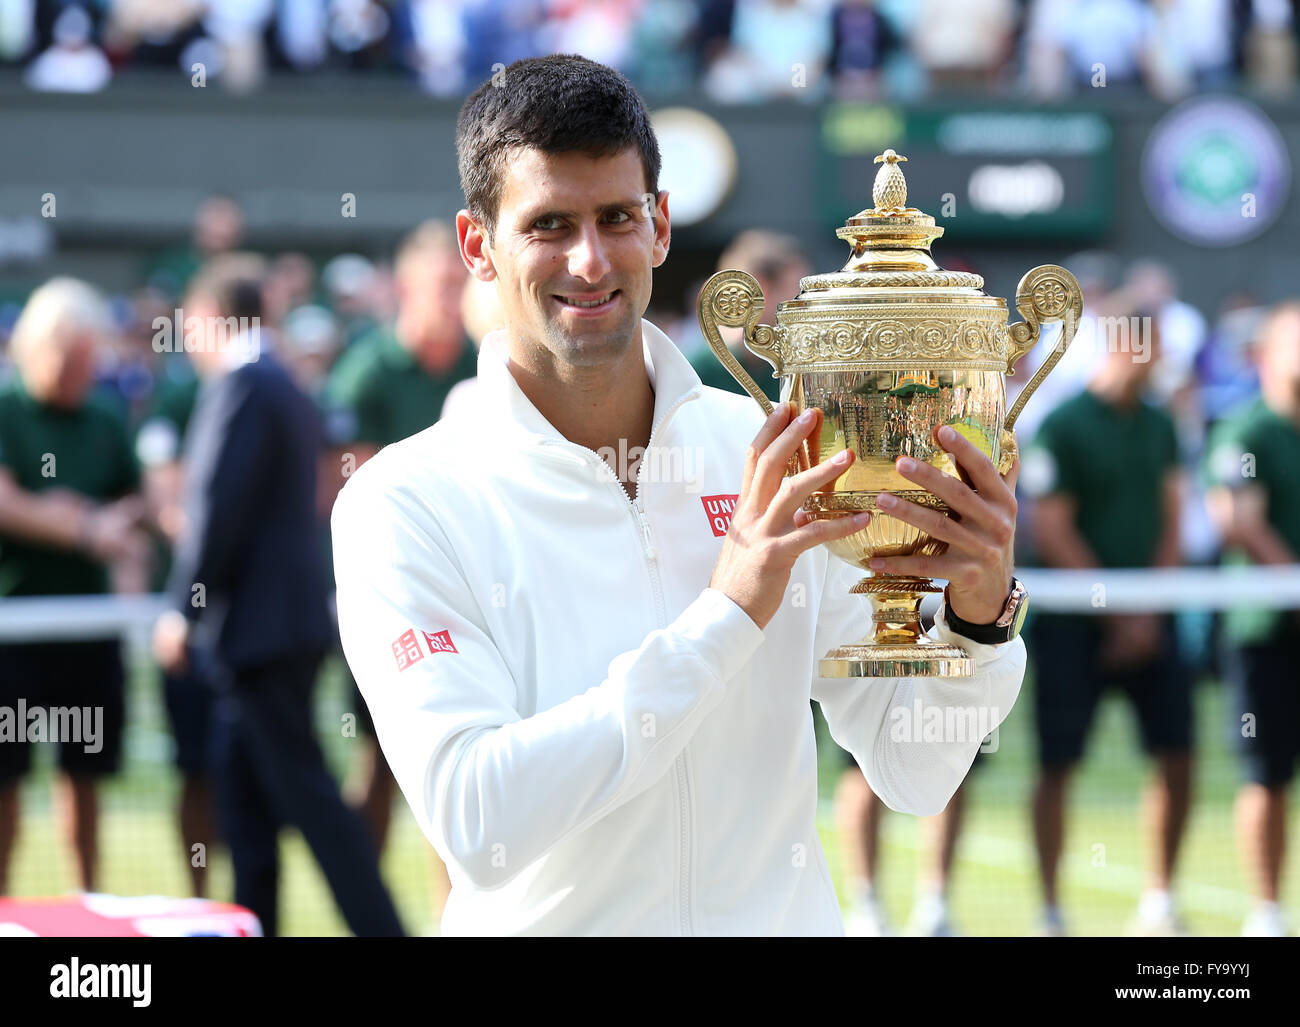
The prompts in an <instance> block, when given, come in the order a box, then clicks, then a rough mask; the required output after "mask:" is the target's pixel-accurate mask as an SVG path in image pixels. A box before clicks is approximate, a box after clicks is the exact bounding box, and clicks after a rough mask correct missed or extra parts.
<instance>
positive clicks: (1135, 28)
mask: <svg viewBox="0 0 1300 1027" xmlns="http://www.w3.org/2000/svg"><path fill="white" fill-rule="evenodd" d="M1154 30H1155V19H1154V16H1153V14H1152V11H1151V9H1150V7H1149V6H1148V5H1147V4H1145V3H1143V2H1142V0H1034V3H1033V5H1032V6H1031V8H1030V11H1029V15H1028V30H1027V32H1026V35H1025V47H1024V59H1025V69H1026V77H1027V79H1028V83H1029V88H1030V90H1031V91H1032V92H1034V93H1037V94H1038V95H1039V96H1044V97H1052V96H1060V95H1062V94H1064V93H1067V92H1072V91H1078V90H1083V89H1089V88H1113V87H1121V88H1122V87H1125V86H1130V87H1132V86H1138V85H1141V83H1142V81H1143V77H1144V75H1145V73H1146V69H1147V65H1148V60H1149V52H1150V49H1151V46H1152V44H1153V41H1154V37H1153V33H1154Z"/></svg>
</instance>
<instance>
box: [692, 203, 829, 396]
mask: <svg viewBox="0 0 1300 1027" xmlns="http://www.w3.org/2000/svg"><path fill="white" fill-rule="evenodd" d="M728 268H735V269H736V270H739V271H748V272H749V273H750V274H751V275H753V276H754V277H755V278H756V279H757V280H758V284H759V287H760V288H761V289H762V290H763V296H764V299H765V302H766V304H767V306H766V307H765V308H764V309H765V311H766V314H765V320H767V321H768V322H771V321H773V319H774V318H775V316H776V307H777V304H778V303H784V302H785V301H786V300H790V299H794V298H795V297H796V296H798V295H799V279H800V278H802V277H803V276H805V275H810V274H812V267H811V266H810V265H809V263H808V258H807V257H806V256H804V253H803V249H802V248H801V247H800V245H799V241H798V240H797V239H795V238H794V237H793V236H789V235H781V234H779V233H777V232H769V231H766V230H764V229H757V228H752V229H748V230H746V231H744V232H741V233H740V235H738V236H736V238H735V239H733V240H732V241H731V244H730V245H729V246H728V247H727V248H726V249H725V250H723V251H722V256H721V257H719V258H718V270H719V271H725V270H727V269H728ZM719 331H720V333H721V335H722V340H723V342H725V343H726V344H727V348H728V349H729V350H731V353H732V355H733V356H734V357H735V358H736V359H737V360H739V361H740V366H741V367H743V368H744V369H745V370H746V371H748V372H749V375H750V377H751V378H753V379H754V381H755V382H756V383H757V385H758V387H759V388H760V389H762V390H763V391H764V393H766V394H767V397H768V398H769V399H771V400H772V401H774V402H775V401H776V399H777V398H778V390H779V388H780V385H781V383H780V381H779V380H778V379H776V378H773V377H772V365H771V364H769V363H768V362H767V361H766V360H764V359H763V358H762V357H756V356H755V355H754V354H753V353H751V352H750V351H749V350H748V349H746V348H745V345H744V342H743V341H742V337H741V331H740V329H739V328H725V327H724V328H720V329H719ZM692 332H693V334H694V335H695V336H697V337H698V339H699V341H698V342H697V343H696V344H695V345H694V346H690V347H689V350H693V352H691V364H692V365H693V366H694V367H695V372H696V374H698V375H699V376H700V381H702V382H704V384H705V385H710V386H712V387H713V388H715V389H725V390H726V391H728V392H735V393H738V394H740V395H742V396H743V395H745V390H744V389H743V388H742V387H741V385H740V383H739V382H737V381H736V379H735V378H733V377H732V376H731V372H730V371H728V370H727V369H726V368H725V367H724V366H723V365H722V361H720V360H719V359H718V358H717V357H716V356H714V354H713V351H712V350H711V349H709V347H708V345H707V343H705V342H704V339H703V338H702V337H700V333H699V327H698V325H692ZM684 348H688V347H687V346H684Z"/></svg>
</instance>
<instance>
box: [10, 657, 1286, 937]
mask: <svg viewBox="0 0 1300 1027" xmlns="http://www.w3.org/2000/svg"><path fill="white" fill-rule="evenodd" d="M1032 688H1033V682H1032V677H1031V678H1030V679H1028V680H1026V683H1025V689H1024V691H1023V692H1022V694H1021V700H1020V704H1018V705H1017V708H1016V709H1015V710H1014V711H1013V712H1012V714H1011V716H1010V719H1009V723H1008V724H1007V725H1005V726H1004V727H1003V729H1002V731H1001V736H1000V739H999V748H998V751H997V752H996V753H995V754H992V756H991V757H986V759H987V760H988V765H987V766H985V767H984V768H983V769H982V770H980V771H978V772H976V773H975V774H973V775H972V777H971V779H970V782H969V784H968V787H969V788H970V789H971V792H970V800H971V801H970V805H969V807H968V811H967V818H966V825H965V832H964V834H963V838H962V841H961V843H960V847H959V850H958V855H957V868H956V871H955V876H954V882H953V890H952V896H951V897H952V903H953V915H954V920H955V923H956V926H957V928H958V929H959V930H960V931H961V932H962V933H964V934H992V935H1016V934H1025V933H1029V932H1031V931H1032V930H1033V929H1034V927H1035V925H1036V919H1037V915H1038V899H1037V895H1038V891H1037V882H1036V875H1035V868H1034V857H1033V848H1032V836H1031V832H1030V824H1029V820H1028V815H1027V805H1026V804H1027V797H1028V794H1029V790H1030V788H1031V786H1032V776H1033V766H1034V759H1033V752H1034V750H1033V738H1032V709H1031V707H1030V701H1031V695H1032V693H1031V691H1030V690H1031V689H1032ZM130 700H131V705H130V707H129V711H128V721H129V726H128V735H127V739H126V753H127V757H126V759H127V762H126V766H125V768H124V771H123V773H122V774H121V775H119V777H118V778H116V779H115V780H114V781H113V782H112V783H111V784H110V785H109V786H108V787H107V788H106V789H105V791H104V794H103V809H104V816H103V822H102V829H101V830H102V838H101V881H100V885H99V889H100V890H101V891H107V892H113V893H116V894H123V895H144V894H159V893H162V894H170V895H185V894H187V889H188V877H187V870H186V867H185V866H184V864H183V862H182V858H183V857H182V852H181V845H180V842H179V840H178V837H177V833H176V827H175V819H174V816H173V813H172V810H173V808H174V805H175V798H176V792H177V787H178V779H177V776H176V774H175V773H174V772H173V770H172V768H171V764H170V744H171V743H170V739H169V737H168V735H167V733H166V721H165V718H164V714H163V709H162V703H161V695H160V692H159V686H158V681H157V679H156V677H155V674H154V672H153V670H152V669H151V668H148V667H141V666H138V665H137V672H136V673H135V674H134V675H133V676H132V682H131V696H130ZM1222 700H1223V695H1222V690H1221V689H1220V688H1219V687H1218V686H1217V684H1215V683H1214V682H1211V681H1203V682H1202V683H1201V685H1200V687H1199V688H1198V690H1197V696H1196V709H1197V725H1198V737H1197V742H1198V746H1199V753H1198V764H1197V771H1196V796H1195V798H1194V800H1193V807H1192V814H1191V822H1190V825H1189V828H1188V833H1187V837H1186V840H1185V842H1184V847H1183V852H1182V857H1181V866H1180V873H1179V879H1178V886H1177V895H1178V897H1179V900H1180V903H1181V910H1182V914H1183V917H1184V919H1185V920H1186V922H1187V925H1188V927H1189V929H1190V930H1191V931H1192V932H1193V933H1195V934H1208V935H1215V934H1230V935H1235V934H1237V933H1238V932H1239V931H1240V929H1241V921H1242V918H1243V917H1244V915H1245V914H1246V912H1247V909H1248V903H1249V896H1248V892H1247V883H1246V880H1245V877H1244V875H1243V873H1242V868H1241V867H1240V865H1239V862H1238V859H1237V855H1236V848H1235V842H1234V837H1233V831H1232V797H1233V793H1234V791H1235V788H1236V786H1237V782H1238V780H1239V774H1238V765H1237V761H1236V759H1235V757H1234V756H1233V754H1232V753H1231V751H1230V749H1229V744H1228V735H1227V725H1225V722H1224V716H1223V712H1222V705H1223V702H1222ZM346 702H348V698H347V697H346V696H345V694H344V690H343V687H342V683H341V680H340V678H339V675H338V673H337V665H336V664H334V663H330V664H329V665H327V668H326V672H325V673H324V675H323V676H322V680H321V683H320V686H319V690H318V695H317V719H318V723H319V725H320V728H321V736H322V739H323V742H324V744H325V746H326V751H327V753H328V756H329V758H330V761H331V764H332V765H333V767H334V768H335V770H336V772H338V773H339V774H340V775H341V774H342V773H343V772H344V770H345V768H346V766H347V764H348V760H349V757H350V748H351V746H353V745H354V744H355V743H354V741H353V740H352V739H348V738H344V737H343V736H342V732H341V730H340V724H341V722H342V721H341V718H342V716H343V714H344V713H345V712H347V710H348V707H347V706H346V705H345V703H346ZM818 721H819V722H818V732H819V738H820V739H826V735H825V729H824V725H823V724H822V723H821V722H820V717H819V718H818ZM831 744H832V743H830V742H829V740H828V739H827V740H826V744H825V745H824V746H823V748H822V750H821V764H822V779H821V794H822V796H823V799H824V800H829V797H830V795H831V793H832V790H833V788H834V784H835V778H836V775H837V774H838V772H839V766H840V763H839V760H838V755H837V754H836V753H834V752H833V751H831V750H830V748H829V746H830V745H831ZM51 756H52V753H50V752H40V753H39V754H38V756H37V765H38V766H39V768H40V769H39V771H38V772H37V773H35V774H34V775H33V776H32V779H31V780H30V781H29V783H28V786H27V788H26V792H25V795H24V810H25V812H24V816H23V820H22V835H21V838H20V840H19V844H18V851H17V853H16V860H15V865H14V867H13V870H12V875H13V876H12V881H11V884H12V888H13V894H15V895H17V896H35V895H56V894H61V893H64V892H66V891H67V890H69V889H70V888H71V887H72V882H73V876H72V871H71V867H70V866H69V864H68V857H67V855H66V853H65V850H64V847H63V845H62V844H61V843H60V842H59V841H58V839H56V837H55V835H54V823H53V821H52V818H51V816H50V802H49V794H50V793H49V787H48V785H49V775H50V770H49V767H50V762H51V760H50V757H51ZM1142 775H1143V762H1142V759H1141V756H1140V754H1139V753H1138V751H1137V742H1136V729H1135V726H1134V725H1133V723H1132V721H1131V720H1130V718H1129V716H1128V710H1127V707H1126V706H1125V705H1124V703H1123V702H1122V700H1119V699H1115V698H1111V699H1108V700H1107V701H1106V702H1104V703H1103V705H1102V707H1101V709H1100V711H1099V714H1098V721H1097V724H1096V726H1095V730H1094V733H1093V736H1092V739H1091V744H1090V747H1089V751H1088V756H1087V761H1086V764H1085V766H1084V767H1083V768H1082V770H1081V772H1080V774H1079V775H1078V778H1077V780H1076V782H1075V787H1074V790H1073V802H1072V813H1071V817H1070V827H1069V835H1068V837H1067V840H1066V852H1065V856H1064V861H1063V867H1062V899H1063V903H1064V911H1065V914H1066V916H1067V926H1068V927H1069V929H1070V930H1071V932H1072V933H1074V934H1101V935H1107V934H1122V933H1124V932H1125V930H1126V926H1127V922H1128V920H1129V918H1130V917H1131V916H1132V914H1133V912H1134V909H1135V907H1136V903H1137V896H1138V893H1139V890H1140V888H1141V885H1142V883H1143V872H1142V868H1143V862H1142V860H1143V850H1142V842H1141V837H1140V835H1139V829H1138V823H1137V815H1138V814H1137V804H1138V789H1139V785H1140V783H1141V781H1142ZM819 826H820V830H821V836H822V842H823V845H824V846H825V848H826V854H827V859H828V861H829V863H830V869H831V874H832V876H833V877H834V879H835V882H836V886H837V888H839V889H840V891H841V894H843V889H842V888H840V883H841V879H842V872H843V870H842V860H841V853H840V844H839V838H838V837H837V834H836V830H835V827H834V823H833V820H832V818H831V816H830V808H829V805H828V803H827V801H824V802H823V810H822V815H821V818H820V824H819ZM919 826H920V825H919V822H918V821H917V820H916V819H915V818H913V817H906V816H902V815H899V814H888V815H887V817H886V820H885V824H884V828H883V836H882V852H883V863H884V866H883V872H882V877H881V879H880V881H878V882H877V885H878V887H879V888H881V890H882V892H883V895H884V898H885V903H886V906H887V907H888V910H889V913H890V915H891V919H892V920H893V922H894V924H895V926H896V927H900V928H901V927H903V926H905V925H906V922H907V915H908V912H909V909H910V906H911V902H912V895H913V885H914V880H915V873H916V866H917V861H918V846H919V845H920V840H921V834H922V833H921V831H920V830H919ZM1294 826H1295V825H1294V817H1293V828H1294ZM282 845H283V854H284V864H283V869H282V873H283V877H282V892H281V909H282V914H281V924H282V930H283V932H284V933H285V934H286V935H342V934H346V933H347V932H346V929H345V928H344V926H343V922H342V920H341V919H340V917H339V916H338V914H337V913H336V912H335V910H334V903H333V900H332V898H331V897H330V895H329V891H328V889H327V888H326V886H325V884H324V880H323V878H322V877H321V875H320V873H319V871H318V870H317V869H316V865H315V863H314V861H313V860H312V858H311V855H310V852H309V851H308V849H307V847H306V845H305V844H304V843H303V842H302V839H301V838H300V837H298V835H297V834H296V832H286V834H285V836H284V841H283V843H282ZM1099 847H1102V848H1099ZM210 867H211V871H212V889H213V890H212V892H211V894H212V897H214V898H228V897H230V896H231V875H230V867H229V861H228V860H227V858H226V856H225V854H224V852H219V853H218V854H217V855H216V856H215V858H213V859H212V860H211V861H210ZM383 869H384V876H385V880H386V881H387V882H388V884H389V887H390V888H391V889H392V890H393V893H394V898H395V900H396V902H397V906H398V910H399V912H400V913H401V916H402V919H403V923H404V924H405V926H406V928H407V930H408V931H410V932H412V933H423V932H424V931H425V930H426V929H427V928H428V927H429V924H430V920H431V916H430V913H429V912H428V905H429V856H428V845H427V843H426V842H425V841H424V839H423V837H422V835H421V834H420V832H419V830H418V829H417V828H416V826H415V823H414V820H413V819H412V818H411V815H410V813H409V811H408V810H407V809H406V806H405V803H404V802H400V801H399V808H398V810H397V812H396V814H395V816H394V819H393V833H392V836H391V839H390V843H389V847H388V851H387V853H386V855H385V859H384V868H383ZM1298 894H1300V861H1297V860H1296V859H1294V858H1291V859H1289V860H1288V866H1287V874H1286V878H1285V881H1284V884H1283V901H1284V905H1286V906H1287V907H1288V908H1289V909H1290V910H1292V911H1294V909H1295V902H1296V897H1297V895H1298ZM1291 919H1292V920H1293V921H1294V920H1295V919H1296V917H1295V916H1294V915H1292V917H1291Z"/></svg>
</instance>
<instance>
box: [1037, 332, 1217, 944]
mask: <svg viewBox="0 0 1300 1027" xmlns="http://www.w3.org/2000/svg"><path fill="white" fill-rule="evenodd" d="M1130 323H1131V322H1130ZM1137 323H1138V324H1139V325H1147V324H1149V325H1150V326H1151V327H1150V331H1149V333H1147V332H1134V333H1132V334H1129V335H1127V336H1126V337H1122V338H1116V339H1114V340H1111V344H1110V345H1109V346H1108V348H1107V352H1106V354H1105V356H1104V358H1103V360H1102V362H1101V364H1100V365H1099V366H1098V367H1097V370H1096V372H1095V373H1094V374H1093V376H1092V378H1091V380H1090V381H1089V382H1088V386H1087V388H1086V389H1084V390H1083V391H1082V392H1081V393H1079V394H1078V395H1077V396H1075V397H1074V398H1073V399H1070V400H1067V401H1066V402H1065V403H1064V404H1062V405H1061V406H1060V407H1058V408H1057V409H1055V410H1053V411H1052V413H1051V414H1049V415H1048V417H1047V419H1046V420H1045V421H1044V422H1043V424H1042V427H1041V428H1040V429H1039V432H1038V435H1037V437H1036V439H1035V442H1034V444H1033V446H1032V447H1030V449H1029V450H1028V452H1027V453H1026V456H1025V460H1024V465H1023V468H1022V470H1021V474H1020V484H1021V487H1022V488H1023V489H1024V491H1025V492H1026V493H1027V494H1028V495H1030V496H1031V497H1033V498H1035V499H1036V500H1037V502H1036V507H1037V508H1036V510H1035V517H1034V532H1035V541H1036V544H1037V548H1038V551H1039V554H1040V555H1041V557H1042V559H1043V562H1044V563H1045V564H1047V565H1048V566H1052V567H1064V568H1096V569H1097V581H1098V586H1099V588H1100V589H1101V590H1102V591H1099V592H1098V593H1097V596H1099V598H1098V599H1097V600H1096V601H1097V602H1098V604H1099V605H1101V606H1103V607H1104V604H1105V595H1104V588H1105V573H1104V571H1103V568H1108V567H1172V566H1175V565H1177V564H1178V563H1179V562H1180V553H1179V495H1180V482H1179V474H1178V442H1177V438H1176V435H1175V430H1174V424H1173V420H1172V419H1171V418H1170V417H1169V415H1168V414H1166V413H1165V412H1164V411H1163V410H1161V409H1159V408H1158V407H1156V406H1153V405H1151V404H1149V403H1148V402H1146V401H1145V400H1144V399H1143V391H1144V389H1145V387H1146V385H1147V382H1148V380H1149V378H1150V376H1151V373H1152V368H1153V365H1154V363H1155V360H1156V359H1157V357H1158V353H1159V331H1158V329H1157V328H1156V322H1155V321H1154V320H1152V321H1142V320H1140V319H1139V321H1138V322H1137ZM1144 335H1145V336H1146V337H1145V338H1143V336H1144ZM1031 616H1032V614H1031ZM1031 626H1032V630H1033V634H1032V640H1033V641H1032V644H1031V646H1030V652H1031V653H1033V654H1034V656H1035V658H1036V662H1037V667H1038V671H1037V676H1036V682H1037V694H1036V696H1035V713H1036V717H1035V726H1036V730H1037V733H1038V743H1039V763H1040V770H1039V779H1038V785H1037V788H1036V791H1035V795H1034V806H1033V816H1034V831H1035V840H1036V843H1037V847H1038V858H1039V872H1040V877H1041V881H1042V888H1043V899H1044V903H1045V909H1044V917H1043V925H1042V928H1043V932H1044V933H1046V934H1049V935H1060V934H1063V933H1064V930H1065V928H1064V922H1063V919H1062V916H1061V912H1060V907H1059V901H1058V895H1057V875H1058V868H1059V864H1060V858H1061V851H1062V848H1063V844H1064V835H1065V804H1066V802H1065V800H1066V789H1067V786H1068V784H1069V780H1070V775H1071V772H1072V771H1073V769H1074V767H1075V766H1076V765H1077V764H1078V763H1079V761H1080V759H1081V758H1082V757H1083V753H1084V747H1085V743H1086V740H1087V735H1088V731H1089V728H1090V726H1091V723H1092V719H1093V715H1094V713H1095V711H1096V708H1097V703H1098V700H1099V698H1100V697H1101V694H1102V692H1103V691H1104V690H1105V689H1107V688H1109V687H1117V688H1120V689H1122V690H1123V691H1125V692H1126V693H1127V694H1128V696H1129V698H1130V699H1131V700H1132V702H1133V704H1134V707H1135V709H1136V713H1137V716H1138V721H1139V725H1140V727H1141V735H1142V743H1143V747H1144V748H1145V750H1146V752H1147V753H1148V754H1149V755H1150V756H1152V757H1153V759H1154V760H1155V762H1156V771H1157V772H1156V776H1155V778H1154V780H1153V781H1152V783H1151V784H1150V786H1149V788H1148V789H1147V792H1146V795H1145V797H1144V798H1145V802H1144V812H1143V816H1142V818H1141V822H1142V824H1143V825H1144V828H1145V829H1146V830H1147V832H1148V834H1149V838H1148V845H1149V857H1148V858H1149V859H1150V864H1151V867H1150V872H1149V875H1148V876H1149V883H1148V887H1147V890H1146V891H1145V892H1144V894H1143V895H1142V898H1141V901H1140V903H1139V906H1138V912H1137V918H1136V921H1135V923H1134V929H1135V930H1136V931H1137V932H1139V933H1143V934H1169V933H1177V932H1180V931H1181V924H1180V923H1179V920H1178V918H1177V915H1176V911H1175V908H1174V902H1173V898H1172V885H1173V872H1174V864H1175V860H1176V858H1177V855H1178V846H1179V842H1180V841H1181V840H1182V836H1183V828H1184V826H1185V824H1186V820H1187V811H1188V808H1189V805H1190V801H1191V753H1192V697H1191V685H1192V682H1191V676H1190V674H1189V673H1188V672H1187V671H1186V670H1185V669H1184V668H1183V667H1182V666H1181V664H1180V660H1179V656H1178V650H1177V644H1176V639H1175V636H1174V630H1173V621H1172V618H1170V617H1168V616H1167V615H1163V614H1156V613H1116V614H1097V615H1080V614H1048V615H1042V614H1040V615H1039V616H1037V617H1036V618H1034V620H1033V622H1032V625H1031Z"/></svg>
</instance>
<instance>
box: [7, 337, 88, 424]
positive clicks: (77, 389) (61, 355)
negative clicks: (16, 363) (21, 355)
mask: <svg viewBox="0 0 1300 1027" xmlns="http://www.w3.org/2000/svg"><path fill="white" fill-rule="evenodd" d="M22 377H23V384H24V386H25V387H26V389H27V391H28V392H29V393H31V395H32V396H34V397H36V398H37V399H39V400H40V401H41V402H43V403H48V404H50V405H51V406H55V407H59V408H60V409H64V410H76V409H77V408H78V407H80V406H81V404H82V403H83V402H85V399H86V396H87V394H88V393H89V392H90V390H91V387H92V386H93V385H94V384H95V338H94V336H93V335H91V334H90V333H89V332H86V331H82V330H76V331H74V332H73V334H71V335H70V336H68V337H67V338H65V339H63V340H60V341H59V342H58V343H56V344H51V345H48V346H44V347H42V348H41V349H40V350H38V351H37V352H36V353H34V354H33V355H32V356H31V357H30V358H29V360H28V362H27V366H25V367H24V368H23V372H22Z"/></svg>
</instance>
